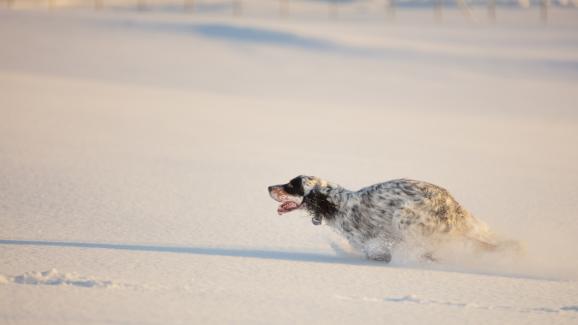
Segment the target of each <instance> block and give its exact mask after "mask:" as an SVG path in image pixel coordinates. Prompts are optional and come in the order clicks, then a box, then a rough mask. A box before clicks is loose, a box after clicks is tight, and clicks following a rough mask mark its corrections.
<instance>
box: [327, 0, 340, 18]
mask: <svg viewBox="0 0 578 325" xmlns="http://www.w3.org/2000/svg"><path fill="white" fill-rule="evenodd" d="M337 1H338V0H329V1H327V2H328V3H329V6H328V9H329V18H337Z"/></svg>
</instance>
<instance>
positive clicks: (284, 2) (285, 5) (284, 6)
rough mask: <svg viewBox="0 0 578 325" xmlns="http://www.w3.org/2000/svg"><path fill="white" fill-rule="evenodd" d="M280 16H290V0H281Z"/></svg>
mask: <svg viewBox="0 0 578 325" xmlns="http://www.w3.org/2000/svg"><path fill="white" fill-rule="evenodd" d="M279 16H281V17H287V16H289V0H279Z"/></svg>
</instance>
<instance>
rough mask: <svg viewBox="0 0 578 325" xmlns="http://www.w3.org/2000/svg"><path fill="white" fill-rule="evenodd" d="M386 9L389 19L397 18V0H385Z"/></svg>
mask: <svg viewBox="0 0 578 325" xmlns="http://www.w3.org/2000/svg"><path fill="white" fill-rule="evenodd" d="M385 11H386V13H387V19H389V20H393V19H394V18H395V0H385Z"/></svg>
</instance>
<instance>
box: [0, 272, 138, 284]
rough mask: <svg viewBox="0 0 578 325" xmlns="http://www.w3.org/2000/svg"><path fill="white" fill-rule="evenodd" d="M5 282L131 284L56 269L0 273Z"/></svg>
mask: <svg viewBox="0 0 578 325" xmlns="http://www.w3.org/2000/svg"><path fill="white" fill-rule="evenodd" d="M6 283H16V284H29V285H52V286H61V285H64V286H75V287H84V288H119V287H130V286H131V285H126V284H121V283H116V282H113V281H108V280H98V279H95V278H92V277H82V276H79V275H78V274H76V273H63V272H59V271H58V270H56V269H51V270H48V271H43V272H37V271H32V272H26V273H24V274H21V275H15V276H7V275H1V274H0V284H6Z"/></svg>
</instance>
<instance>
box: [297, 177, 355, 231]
mask: <svg viewBox="0 0 578 325" xmlns="http://www.w3.org/2000/svg"><path fill="white" fill-rule="evenodd" d="M352 196H353V192H351V191H349V190H347V189H345V188H343V187H341V186H339V185H335V184H330V185H328V186H323V187H317V188H315V189H313V190H311V192H310V193H309V194H308V195H307V196H306V197H305V198H304V203H305V207H306V209H307V211H308V212H309V213H310V214H311V215H313V223H314V224H318V223H316V222H319V223H320V222H321V220H322V219H325V220H326V221H329V222H330V221H332V220H334V219H335V218H337V217H339V215H340V213H341V212H342V211H344V210H345V208H346V206H345V205H346V203H347V202H351V197H352Z"/></svg>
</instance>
